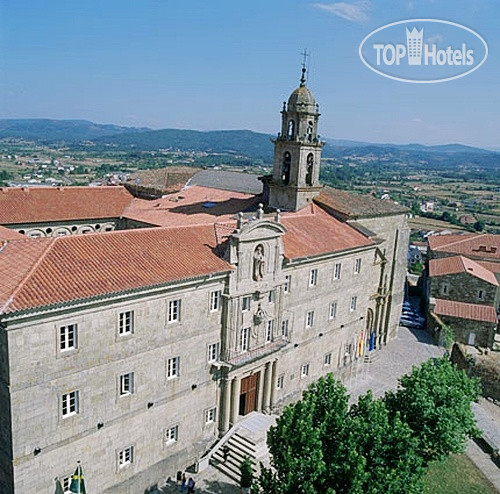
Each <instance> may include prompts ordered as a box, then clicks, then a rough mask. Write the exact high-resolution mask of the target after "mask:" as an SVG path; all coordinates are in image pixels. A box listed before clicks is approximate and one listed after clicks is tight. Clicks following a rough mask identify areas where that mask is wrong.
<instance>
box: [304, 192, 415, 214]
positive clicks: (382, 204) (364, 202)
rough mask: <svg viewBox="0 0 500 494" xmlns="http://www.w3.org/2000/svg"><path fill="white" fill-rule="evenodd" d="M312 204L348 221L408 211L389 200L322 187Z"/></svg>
mask: <svg viewBox="0 0 500 494" xmlns="http://www.w3.org/2000/svg"><path fill="white" fill-rule="evenodd" d="M314 202H316V203H317V204H319V205H320V206H324V207H326V208H329V209H332V210H333V211H335V212H337V213H338V214H340V215H341V216H343V217H346V218H350V219H354V218H362V217H372V216H386V215H392V214H401V213H405V212H407V211H408V209H407V208H405V207H404V206H401V205H400V204H396V203H395V202H393V201H391V200H381V199H377V198H376V197H373V196H369V195H366V194H356V193H355V192H348V191H346V190H340V189H333V188H332V187H324V188H323V190H322V191H321V193H320V194H319V196H317V197H316V198H315V199H314Z"/></svg>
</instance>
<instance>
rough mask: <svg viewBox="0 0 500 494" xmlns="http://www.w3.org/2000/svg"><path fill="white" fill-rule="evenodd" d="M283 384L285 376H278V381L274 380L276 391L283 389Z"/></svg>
mask: <svg viewBox="0 0 500 494" xmlns="http://www.w3.org/2000/svg"><path fill="white" fill-rule="evenodd" d="M284 384H285V376H284V375H283V374H282V375H281V376H278V379H276V389H283V386H284Z"/></svg>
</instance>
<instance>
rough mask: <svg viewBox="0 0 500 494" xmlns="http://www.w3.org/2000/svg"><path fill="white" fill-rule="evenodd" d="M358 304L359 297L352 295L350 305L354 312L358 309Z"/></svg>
mask: <svg viewBox="0 0 500 494" xmlns="http://www.w3.org/2000/svg"><path fill="white" fill-rule="evenodd" d="M357 305H358V297H356V295H354V297H351V306H350V310H351V312H354V311H355V310H356V306H357Z"/></svg>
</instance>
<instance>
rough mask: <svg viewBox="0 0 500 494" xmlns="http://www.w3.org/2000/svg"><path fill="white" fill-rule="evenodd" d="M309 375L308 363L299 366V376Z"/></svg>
mask: <svg viewBox="0 0 500 494" xmlns="http://www.w3.org/2000/svg"><path fill="white" fill-rule="evenodd" d="M308 375H309V364H304V365H303V366H302V367H301V368H300V376H301V377H306V376H308Z"/></svg>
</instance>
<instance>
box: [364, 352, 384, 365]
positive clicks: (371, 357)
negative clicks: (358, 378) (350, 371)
mask: <svg viewBox="0 0 500 494" xmlns="http://www.w3.org/2000/svg"><path fill="white" fill-rule="evenodd" d="M379 358H380V352H378V351H377V350H372V351H371V352H368V353H366V354H365V356H364V357H363V362H364V363H365V364H373V363H374V362H376V361H377V360H378V359H379Z"/></svg>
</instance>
